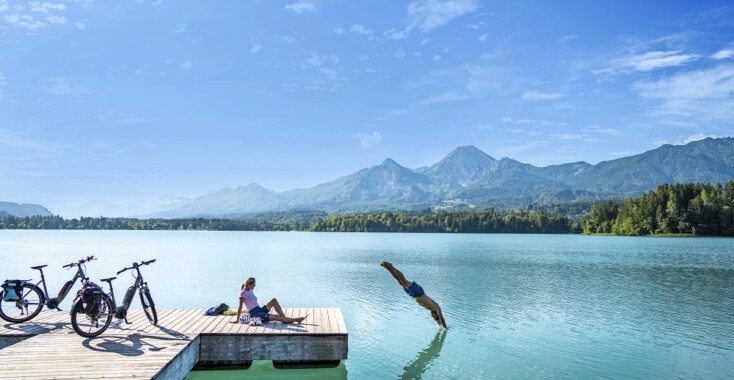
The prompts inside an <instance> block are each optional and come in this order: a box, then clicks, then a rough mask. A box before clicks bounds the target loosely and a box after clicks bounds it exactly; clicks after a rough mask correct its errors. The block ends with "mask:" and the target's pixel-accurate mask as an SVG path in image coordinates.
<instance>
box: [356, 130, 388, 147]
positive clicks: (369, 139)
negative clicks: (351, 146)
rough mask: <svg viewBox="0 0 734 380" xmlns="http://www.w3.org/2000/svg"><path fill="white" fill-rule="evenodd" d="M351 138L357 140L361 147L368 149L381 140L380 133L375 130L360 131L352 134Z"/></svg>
mask: <svg viewBox="0 0 734 380" xmlns="http://www.w3.org/2000/svg"><path fill="white" fill-rule="evenodd" d="M352 140H356V141H359V145H361V146H362V149H370V148H372V147H374V146H377V145H379V144H380V143H381V142H382V135H381V134H380V132H377V131H375V132H372V133H364V132H360V133H357V134H355V135H353V136H352Z"/></svg>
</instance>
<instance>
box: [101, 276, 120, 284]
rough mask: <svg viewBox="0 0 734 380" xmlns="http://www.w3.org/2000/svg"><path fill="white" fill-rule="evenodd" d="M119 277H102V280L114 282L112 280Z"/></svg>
mask: <svg viewBox="0 0 734 380" xmlns="http://www.w3.org/2000/svg"><path fill="white" fill-rule="evenodd" d="M116 278H117V277H110V278H101V279H100V281H104V282H109V283H112V280H114V279H116Z"/></svg>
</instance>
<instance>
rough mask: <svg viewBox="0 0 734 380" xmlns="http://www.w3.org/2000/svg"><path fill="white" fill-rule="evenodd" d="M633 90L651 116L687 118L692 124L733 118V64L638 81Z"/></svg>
mask: <svg viewBox="0 0 734 380" xmlns="http://www.w3.org/2000/svg"><path fill="white" fill-rule="evenodd" d="M632 88H633V90H635V91H637V93H638V94H639V95H640V96H641V97H642V98H644V99H645V100H647V101H648V102H649V106H650V110H651V112H652V114H653V116H655V117H663V116H664V117H671V118H673V119H674V120H680V119H690V120H693V121H695V122H696V123H700V122H703V121H712V120H714V121H719V122H726V123H730V122H731V120H732V119H734V65H732V64H727V65H721V66H718V67H714V68H711V69H704V70H696V71H689V72H683V73H679V74H676V75H673V76H670V77H666V78H663V79H660V80H653V81H639V82H636V83H634V84H633V86H632Z"/></svg>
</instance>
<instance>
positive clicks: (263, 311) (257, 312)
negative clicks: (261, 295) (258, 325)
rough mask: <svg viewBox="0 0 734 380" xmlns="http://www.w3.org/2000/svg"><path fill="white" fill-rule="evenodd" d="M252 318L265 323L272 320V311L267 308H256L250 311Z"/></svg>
mask: <svg viewBox="0 0 734 380" xmlns="http://www.w3.org/2000/svg"><path fill="white" fill-rule="evenodd" d="M250 317H252V318H255V317H257V318H260V319H262V321H263V322H267V321H268V320H270V310H268V308H267V307H265V306H255V307H253V308H252V310H250Z"/></svg>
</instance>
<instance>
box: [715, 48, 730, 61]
mask: <svg viewBox="0 0 734 380" xmlns="http://www.w3.org/2000/svg"><path fill="white" fill-rule="evenodd" d="M731 57H734V50H731V49H724V50H719V51H717V52H716V53H714V54H713V55H712V56H711V58H713V59H729V58H731Z"/></svg>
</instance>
